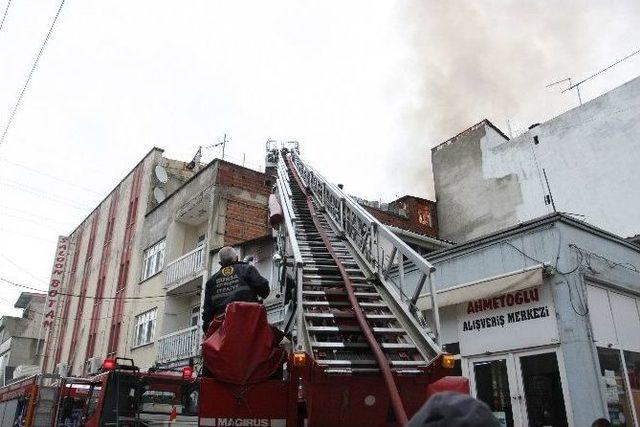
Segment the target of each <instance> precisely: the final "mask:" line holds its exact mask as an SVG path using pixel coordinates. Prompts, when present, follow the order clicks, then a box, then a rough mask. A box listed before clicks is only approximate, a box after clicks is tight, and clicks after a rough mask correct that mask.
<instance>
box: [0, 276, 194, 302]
mask: <svg viewBox="0 0 640 427" xmlns="http://www.w3.org/2000/svg"><path fill="white" fill-rule="evenodd" d="M0 280H1V281H3V282H5V283H7V284H9V285H12V286H16V287H18V288H23V289H29V290H32V291H37V292H43V290H42V289H38V288H34V287H32V286H27V285H22V284H20V283H16V282H13V281H11V280H8V279H5V278H4V277H0ZM58 295H63V296H68V297H76V298H84V299H94V300H117V299H122V300H147V299H158V298H162V299H164V298H166V297H167V295H166V294H164V295H147V296H143V297H98V296H91V295H79V294H71V293H65V292H58ZM185 295H197V291H196V292H194V291H191V292H177V293H174V294H171V296H185Z"/></svg>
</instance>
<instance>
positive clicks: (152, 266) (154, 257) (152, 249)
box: [142, 239, 166, 280]
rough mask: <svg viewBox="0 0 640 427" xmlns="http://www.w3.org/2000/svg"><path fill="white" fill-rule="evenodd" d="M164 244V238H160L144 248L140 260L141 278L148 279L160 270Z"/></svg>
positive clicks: (162, 262)
mask: <svg viewBox="0 0 640 427" xmlns="http://www.w3.org/2000/svg"><path fill="white" fill-rule="evenodd" d="M165 246H166V240H165V239H162V240H160V241H159V242H158V243H156V244H154V245H152V246H149V247H148V248H147V249H145V251H144V254H143V261H142V280H145V279H148V278H149V277H151V276H153V275H154V274H156V273H158V272H159V271H161V270H162V267H164V250H165Z"/></svg>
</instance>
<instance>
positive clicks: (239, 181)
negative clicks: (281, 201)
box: [217, 161, 271, 245]
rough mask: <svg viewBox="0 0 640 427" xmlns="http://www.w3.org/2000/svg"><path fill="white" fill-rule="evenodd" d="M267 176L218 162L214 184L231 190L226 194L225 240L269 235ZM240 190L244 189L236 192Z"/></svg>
mask: <svg viewBox="0 0 640 427" xmlns="http://www.w3.org/2000/svg"><path fill="white" fill-rule="evenodd" d="M267 180H269V177H268V176H267V175H265V174H263V173H260V172H257V171H253V170H251V169H247V168H244V167H241V166H238V165H234V164H232V163H227V162H222V161H221V162H220V164H219V166H218V175H217V184H218V185H219V186H224V187H227V188H228V189H229V190H232V191H233V193H234V195H233V196H231V195H227V196H226V197H225V200H226V214H225V229H224V243H225V244H226V245H234V244H236V243H239V242H244V241H247V240H252V239H256V238H258V237H262V236H264V235H267V234H269V232H270V229H269V225H268V215H269V209H268V206H267V200H268V197H269V194H271V190H270V188H269V186H268V185H267ZM235 190H243V191H239V192H238V191H235Z"/></svg>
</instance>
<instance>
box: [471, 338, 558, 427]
mask: <svg viewBox="0 0 640 427" xmlns="http://www.w3.org/2000/svg"><path fill="white" fill-rule="evenodd" d="M467 376H468V378H469V379H470V382H471V392H472V394H473V395H474V396H475V397H477V398H478V399H480V400H482V401H483V402H485V403H486V404H487V405H489V407H490V408H491V410H492V411H493V413H494V415H495V416H496V418H498V420H500V422H501V423H502V424H503V425H504V426H507V427H519V426H532V427H542V426H553V427H564V426H567V425H568V422H567V412H566V409H565V396H566V390H565V389H564V386H563V381H562V380H561V374H560V369H559V367H558V355H557V352H556V351H555V350H538V351H534V352H521V353H507V354H502V355H496V356H483V357H474V358H470V359H469V360H468V364H467Z"/></svg>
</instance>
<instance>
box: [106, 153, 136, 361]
mask: <svg viewBox="0 0 640 427" xmlns="http://www.w3.org/2000/svg"><path fill="white" fill-rule="evenodd" d="M143 172H144V163H142V164H140V165H139V166H138V167H136V169H135V171H134V172H133V182H132V184H131V194H130V195H129V207H128V210H127V222H126V228H125V231H124V240H123V242H122V253H121V255H120V268H119V271H118V283H117V286H116V293H115V295H114V296H115V298H116V300H115V303H114V305H113V312H112V316H111V328H110V331H109V341H108V343H109V344H108V349H107V356H113V355H115V354H116V352H117V350H118V340H119V338H120V330H121V328H122V315H123V309H124V298H126V296H127V279H128V277H129V264H130V262H131V256H132V255H133V243H134V238H133V237H134V235H135V230H136V219H137V216H138V204H139V203H143V202H144V200H143V201H140V200H139V199H140V187H141V184H142V174H143Z"/></svg>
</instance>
